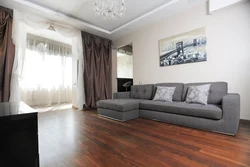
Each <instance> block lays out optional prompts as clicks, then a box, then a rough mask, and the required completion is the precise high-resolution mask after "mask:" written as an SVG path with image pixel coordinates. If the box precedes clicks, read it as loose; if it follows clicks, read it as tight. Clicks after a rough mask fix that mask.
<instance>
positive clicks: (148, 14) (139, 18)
mask: <svg viewBox="0 0 250 167" xmlns="http://www.w3.org/2000/svg"><path fill="white" fill-rule="evenodd" d="M178 1H179V0H172V1H170V2H167V3H165V4H164V5H161V6H160V7H158V8H155V9H153V10H151V11H149V12H147V13H145V14H143V15H141V16H139V17H137V18H136V19H134V20H131V21H130V22H128V23H125V24H123V25H122V26H120V27H118V28H116V29H114V30H112V31H111V34H113V33H115V32H117V31H119V30H121V29H123V28H125V27H127V26H129V25H131V24H133V23H135V22H137V21H139V20H141V19H143V18H146V17H147V16H150V15H152V14H154V13H156V12H158V11H160V10H162V9H164V8H166V7H168V6H170V5H172V4H174V3H176V2H178Z"/></svg>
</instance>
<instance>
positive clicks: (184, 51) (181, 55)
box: [159, 28, 207, 67]
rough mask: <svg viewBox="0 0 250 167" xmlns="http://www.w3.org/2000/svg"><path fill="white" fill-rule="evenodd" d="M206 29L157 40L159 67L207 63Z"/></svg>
mask: <svg viewBox="0 0 250 167" xmlns="http://www.w3.org/2000/svg"><path fill="white" fill-rule="evenodd" d="M206 45H207V39H206V29H205V28H200V29H196V30H193V31H190V32H187V33H184V34H180V35H176V36H173V37H170V38H165V39H162V40H159V52H160V66H161V67H164V66H171V65H176V64H184V63H194V62H202V61H207V51H206Z"/></svg>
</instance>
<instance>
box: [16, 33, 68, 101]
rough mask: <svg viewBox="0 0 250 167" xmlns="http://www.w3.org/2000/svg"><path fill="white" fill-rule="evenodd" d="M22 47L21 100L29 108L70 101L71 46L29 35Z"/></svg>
mask: <svg viewBox="0 0 250 167" xmlns="http://www.w3.org/2000/svg"><path fill="white" fill-rule="evenodd" d="M26 45H27V46H26V47H27V48H26V54H25V58H24V62H23V69H22V76H21V81H20V93H21V100H22V101H24V102H25V103H26V104H28V105H30V106H41V105H51V104H61V103H69V102H72V56H71V54H72V52H71V46H70V45H67V44H63V43H60V42H56V41H52V40H49V39H46V38H41V37H38V36H35V35H32V34H28V35H27V44H26Z"/></svg>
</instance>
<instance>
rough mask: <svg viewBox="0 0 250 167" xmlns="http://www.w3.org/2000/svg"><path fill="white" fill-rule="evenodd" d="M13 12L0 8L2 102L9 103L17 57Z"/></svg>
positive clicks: (0, 87) (0, 82)
mask: <svg viewBox="0 0 250 167" xmlns="http://www.w3.org/2000/svg"><path fill="white" fill-rule="evenodd" d="M12 22H13V11H12V10H10V9H7V8H4V7H1V6H0V102H8V101H9V97H10V79H11V72H12V67H13V62H14V57H15V46H14V45H13V43H12V39H11V37H12Z"/></svg>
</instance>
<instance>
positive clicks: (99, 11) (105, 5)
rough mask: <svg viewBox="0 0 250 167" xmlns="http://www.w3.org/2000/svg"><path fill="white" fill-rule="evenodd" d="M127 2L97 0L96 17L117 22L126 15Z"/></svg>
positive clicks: (121, 0) (122, 0)
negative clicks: (118, 18) (117, 19)
mask: <svg viewBox="0 0 250 167" xmlns="http://www.w3.org/2000/svg"><path fill="white" fill-rule="evenodd" d="M125 10H126V4H125V0H95V2H94V11H95V13H96V15H98V16H101V17H102V18H103V19H104V20H105V19H110V20H111V19H112V20H115V19H116V18H117V17H121V16H123V15H124V12H125Z"/></svg>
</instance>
